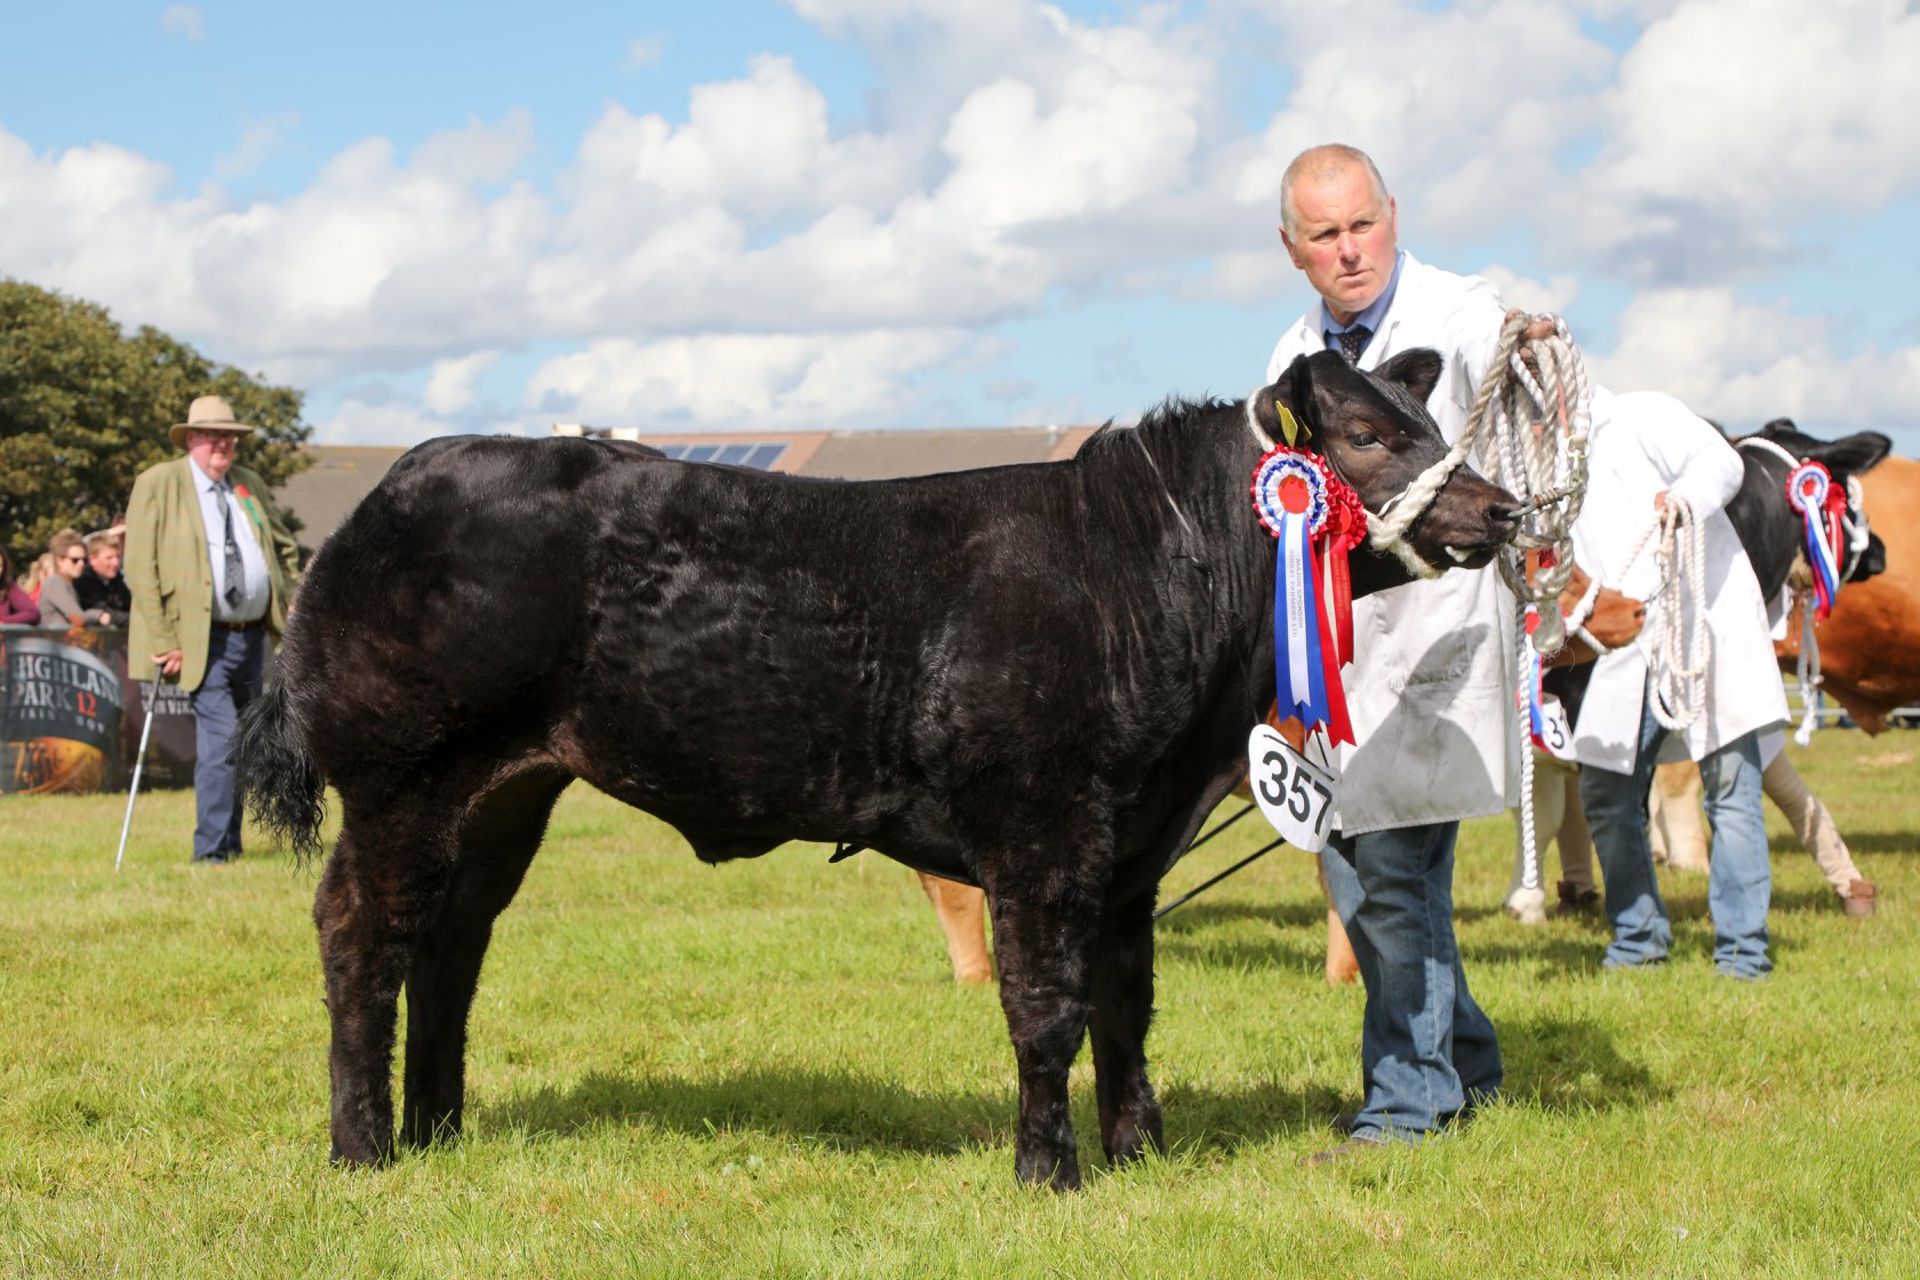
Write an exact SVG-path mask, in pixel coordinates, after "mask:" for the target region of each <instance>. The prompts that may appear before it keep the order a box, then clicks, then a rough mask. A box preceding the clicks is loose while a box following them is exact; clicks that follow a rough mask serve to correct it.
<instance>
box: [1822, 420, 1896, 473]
mask: <svg viewBox="0 0 1920 1280" xmlns="http://www.w3.org/2000/svg"><path fill="white" fill-rule="evenodd" d="M1892 452H1893V441H1892V440H1889V439H1888V438H1887V437H1886V436H1883V435H1881V434H1880V433H1879V432H1878V431H1856V432H1854V433H1853V434H1852V435H1850V436H1841V437H1840V438H1839V439H1838V440H1833V441H1829V442H1828V443H1826V444H1822V445H1820V446H1818V447H1817V448H1814V449H1812V450H1809V451H1808V454H1807V456H1808V457H1810V458H1812V459H1813V460H1814V461H1815V462H1819V463H1822V464H1824V465H1825V466H1826V468H1827V470H1829V471H1832V472H1834V473H1836V474H1838V475H1849V476H1857V475H1859V474H1860V473H1861V472H1862V471H1865V470H1867V469H1868V468H1869V467H1871V466H1873V465H1874V464H1875V463H1877V462H1879V461H1880V459H1882V458H1884V457H1886V456H1887V455H1888V454H1889V453H1892Z"/></svg>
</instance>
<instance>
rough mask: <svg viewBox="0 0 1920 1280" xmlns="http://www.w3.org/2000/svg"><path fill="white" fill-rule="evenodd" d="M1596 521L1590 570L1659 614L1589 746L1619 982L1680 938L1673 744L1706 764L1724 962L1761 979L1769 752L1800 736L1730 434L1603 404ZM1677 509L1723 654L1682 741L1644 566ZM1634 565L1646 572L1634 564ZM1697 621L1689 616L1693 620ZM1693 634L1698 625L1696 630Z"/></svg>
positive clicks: (1590, 523)
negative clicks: (1650, 543) (1656, 680)
mask: <svg viewBox="0 0 1920 1280" xmlns="http://www.w3.org/2000/svg"><path fill="white" fill-rule="evenodd" d="M1589 450H1590V451H1589V454H1588V464H1587V465H1588V473H1587V497H1586V505H1585V507H1584V508H1583V510H1582V512H1581V516H1580V519H1579V521H1578V522H1576V524H1575V525H1574V531H1573V532H1574V551H1575V554H1576V555H1577V557H1578V558H1579V561H1580V563H1581V565H1582V566H1583V567H1585V568H1586V569H1587V570H1588V571H1589V572H1591V573H1592V574H1594V576H1595V577H1597V578H1599V579H1600V580H1601V581H1602V582H1605V583H1607V584H1608V585H1610V586H1614V587H1617V588H1619V589H1620V590H1621V591H1623V592H1625V593H1626V594H1627V595H1630V596H1635V597H1638V598H1641V599H1647V600H1649V606H1648V621H1647V626H1646V629H1645V630H1644V631H1642V632H1641V634H1640V638H1639V639H1638V640H1637V641H1636V642H1635V643H1633V644H1631V645H1628V646H1626V647H1624V648H1621V649H1617V650H1615V651H1614V652H1612V653H1610V654H1607V655H1606V656H1604V657H1602V658H1601V659H1600V660H1599V662H1598V663H1597V664H1595V666H1594V671H1593V683H1592V684H1591V686H1590V687H1589V688H1588V690H1587V696H1586V701H1585V703H1584V705H1583V707H1582V709H1581V712H1580V720H1579V723H1578V724H1577V725H1576V726H1575V731H1574V743H1573V745H1574V754H1575V755H1576V756H1577V757H1578V759H1579V761H1580V764H1581V770H1580V799H1581V803H1582V804H1583V805H1584V806H1585V808H1586V811H1587V824H1588V825H1589V826H1590V827H1591V828H1592V830H1593V846H1594V852H1595V853H1596V854H1598V855H1599V859H1600V871H1601V875H1602V876H1603V877H1604V878H1605V880H1606V907H1607V917H1608V919H1609V920H1610V921H1611V922H1612V925H1613V940H1612V943H1611V944H1610V945H1609V946H1608V947H1607V952H1606V956H1605V957H1604V959H1603V960H1602V963H1603V964H1604V965H1606V966H1607V967H1608V968H1637V967H1639V966H1642V965H1648V964H1658V963H1660V962H1662V961H1664V960H1665V959H1666V958H1667V952H1668V949H1669V948H1670V947H1671V946H1672V945H1673V926H1672V924H1671V923H1670V922H1669V920H1668V918H1667V907H1666V903H1665V902H1664V901H1662V900H1661V897H1660V887H1659V884H1658V882H1657V881H1656V880H1655V878H1654V873H1653V850H1652V848H1651V846H1650V845H1649V844H1648V841H1647V790H1648V787H1649V786H1650V785H1651V783H1652V780H1653V769H1654V766H1655V765H1656V764H1657V763H1658V762H1659V759H1660V755H1661V748H1662V746H1663V744H1665V743H1667V741H1668V739H1669V737H1670V736H1671V737H1673V738H1675V739H1677V740H1678V741H1677V742H1676V744H1675V745H1676V746H1683V747H1684V749H1685V754H1686V755H1687V756H1688V757H1690V758H1692V759H1694V760H1697V761H1699V762H1700V776H1701V780H1702V781H1703V782H1704V784H1705V788H1706V790H1705V796H1704V798H1705V801H1706V806H1707V816H1708V817H1709V818H1710V819H1711V820H1712V822H1713V854H1712V861H1713V865H1712V869H1711V871H1710V872H1709V880H1708V886H1707V904H1708V907H1709V909H1710V910H1711V912H1712V914H1713V931H1714V944H1713V958H1714V964H1715V965H1716V967H1718V969H1719V970H1720V972H1722V973H1724V974H1726V975H1728V976H1730V977H1735V978H1759V977H1763V976H1765V975H1766V974H1767V973H1768V972H1769V971H1770V970H1771V969H1772V968H1773V962H1772V960H1771V959H1769V957H1768V955H1767V909H1768V906H1769V904H1770V901H1771V898H1772V892H1773V872H1772V867H1771V866H1770V864H1769V863H1768V860H1767V832H1766V824H1765V820H1764V818H1763V816H1762V814H1761V809H1760V770H1761V763H1760V737H1761V735H1762V734H1763V733H1765V732H1766V731H1767V730H1770V729H1774V728H1776V727H1778V726H1780V725H1783V724H1785V723H1786V721H1787V700H1786V694H1785V692H1784V690H1783V689H1782V688H1781V684H1780V675H1779V668H1778V666H1776V665H1775V660H1774V654H1773V641H1772V639H1771V637H1770V636H1769V634H1768V631H1769V627H1768V623H1767V611H1766V605H1765V602H1763V601H1762V600H1761V598H1760V584H1759V582H1758V581H1757V580H1756V579H1755V578H1754V576H1753V566H1752V565H1750V564H1749V563H1748V562H1747V554H1746V552H1745V551H1744V550H1742V549H1741V546H1740V535H1739V534H1737V533H1735V532H1734V528H1733V522H1732V521H1730V520H1729V519H1728V518H1727V515H1726V511H1725V509H1724V508H1725V507H1726V505H1727V503H1728V502H1729V501H1731V500H1732V498H1733V495H1734V494H1735V492H1737V491H1738V490H1739V488H1740V481H1741V477H1742V475H1743V470H1742V467H1741V464H1740V458H1739V455H1738V454H1736V453H1735V452H1734V450H1733V447H1732V446H1731V445H1729V444H1728V443H1727V442H1726V441H1725V440H1724V439H1722V438H1721V436H1720V433H1719V432H1717V431H1715V430H1714V429H1713V427H1712V426H1710V425H1709V424H1708V423H1707V422H1705V421H1703V420H1702V419H1700V418H1699V417H1697V416H1695V415H1694V414H1693V413H1692V412H1690V411H1689V410H1688V409H1687V407H1686V406H1685V405H1683V404H1681V403H1680V402H1679V401H1678V400H1675V399H1674V398H1673V397H1671V396H1667V395H1662V394H1660V393H1658V392H1635V393H1632V394H1622V395H1609V394H1608V393H1606V392H1605V391H1602V390H1600V389H1598V388H1596V389H1595V391H1594V404H1593V432H1592V437H1591V441H1590V445H1589ZM1669 495H1672V496H1677V497H1680V498H1683V499H1685V500H1686V503H1687V505H1688V506H1689V507H1690V508H1691V510H1692V518H1693V519H1694V520H1695V521H1696V522H1697V523H1698V524H1699V526H1700V529H1701V532H1702V536H1703V540H1704V544H1705V545H1704V548H1703V550H1704V560H1705V564H1704V569H1705V574H1704V588H1705V597H1706V599H1705V603H1706V610H1705V613H1704V616H1703V619H1702V620H1703V622H1704V625H1705V627H1706V631H1707V639H1708V644H1709V650H1708V655H1709V656H1708V660H1707V670H1706V678H1705V683H1704V689H1703V690H1702V699H1701V705H1700V706H1699V707H1698V708H1697V710H1698V712H1699V714H1698V717H1697V718H1696V719H1695V720H1694V721H1693V722H1692V724H1690V725H1689V726H1688V727H1687V728H1686V729H1685V730H1684V731H1683V732H1680V733H1674V734H1670V732H1669V731H1668V730H1667V729H1666V728H1664V727H1663V726H1662V725H1661V724H1660V722H1659V720H1658V719H1657V718H1656V717H1655V715H1654V708H1653V698H1652V696H1651V694H1650V692H1649V690H1648V682H1649V680H1650V679H1651V678H1652V677H1653V675H1654V674H1655V673H1654V672H1652V671H1650V669H1649V659H1650V655H1652V653H1653V651H1654V650H1653V646H1654V644H1655V642H1656V637H1657V636H1659V635H1660V634H1661V632H1662V631H1663V629H1664V625H1663V624H1664V621H1665V620H1664V619H1663V618H1662V617H1661V616H1660V615H1659V612H1658V611H1659V610H1660V609H1663V608H1665V609H1670V608H1672V607H1674V606H1673V604H1672V603H1671V600H1672V597H1667V601H1668V602H1667V603H1661V602H1659V601H1656V600H1653V599H1651V597H1652V596H1653V594H1654V589H1655V587H1656V586H1657V585H1658V578H1659V571H1658V568H1657V566H1656V564H1655V557H1654V554H1653V551H1652V549H1651V548H1650V547H1649V548H1646V549H1642V550H1640V551H1639V553H1638V554H1637V555H1636V554H1635V548H1636V546H1637V545H1638V544H1639V543H1640V542H1641V539H1642V537H1643V535H1644V534H1645V533H1646V531H1647V528H1648V526H1649V524H1650V523H1651V522H1652V521H1653V519H1654V517H1655V514H1656V511H1657V510H1658V508H1659V506H1660V505H1662V504H1664V503H1665V502H1667V501H1668V500H1669ZM1630 557H1631V559H1630ZM1690 607H1691V606H1689V608H1690ZM1687 620H1688V625H1689V626H1690V625H1691V615H1690V614H1689V615H1687Z"/></svg>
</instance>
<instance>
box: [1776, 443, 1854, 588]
mask: <svg viewBox="0 0 1920 1280" xmlns="http://www.w3.org/2000/svg"><path fill="white" fill-rule="evenodd" d="M1787 505H1788V506H1790V507H1792V508H1793V509H1794V510H1795V511H1797V512H1798V513H1799V514H1800V520H1801V523H1802V524H1803V525H1804V526H1805V530H1806V551H1807V564H1808V565H1809V566H1810V567H1811V568H1812V569H1813V614H1814V617H1816V618H1818V619H1820V620H1821V621H1823V622H1824V621H1825V620H1826V617H1827V615H1828V614H1829V613H1831V612H1833V601H1834V597H1836V596H1838V595H1839V594H1840V556H1839V549H1840V548H1841V547H1842V546H1844V545H1845V542H1844V541H1843V539H1844V536H1845V533H1844V529H1843V527H1842V522H1843V521H1844V520H1845V518H1846V514H1847V491H1846V490H1845V489H1842V488H1841V487H1840V486H1839V485H1837V484H1835V483H1834V482H1833V474H1832V473H1831V472H1829V471H1828V470H1827V469H1826V467H1824V466H1822V465H1821V464H1820V463H1818V462H1814V461H1812V460H1808V461H1806V462H1802V463H1801V464H1800V465H1799V466H1797V467H1795V468H1794V469H1793V470H1792V471H1791V472H1790V473H1789V474H1788V475H1787Z"/></svg>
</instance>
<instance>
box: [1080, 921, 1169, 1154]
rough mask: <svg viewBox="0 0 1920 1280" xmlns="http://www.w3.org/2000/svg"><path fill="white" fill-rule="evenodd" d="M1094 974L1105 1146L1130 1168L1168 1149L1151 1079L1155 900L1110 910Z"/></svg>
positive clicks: (1097, 1069)
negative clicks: (1138, 1159) (1130, 1163)
mask: <svg viewBox="0 0 1920 1280" xmlns="http://www.w3.org/2000/svg"><path fill="white" fill-rule="evenodd" d="M1094 955H1095V957H1096V959H1095V964H1094V970H1093V1028H1092V1032H1093V1072H1094V1090H1095V1092H1096V1093H1097V1094H1098V1095H1099V1099H1100V1143H1101V1145H1102V1146H1103V1147H1104V1148H1105V1149H1106V1153H1107V1159H1108V1160H1109V1161H1110V1162H1111V1163H1113V1164H1125V1163H1127V1162H1128V1161H1130V1160H1133V1159H1135V1158H1136V1157H1138V1156H1139V1155H1140V1154H1141V1152H1143V1151H1145V1150H1146V1149H1147V1148H1149V1147H1151V1148H1152V1149H1154V1150H1155V1151H1160V1150H1164V1149H1165V1144H1166V1135H1165V1133H1164V1131H1163V1129H1162V1126H1161V1120H1160V1104H1159V1102H1157V1101H1156V1100H1155V1099H1154V1096H1153V1086H1152V1085H1151V1084H1150V1083H1148V1081H1147V1049H1146V1043H1147V1027H1148V1025H1149V1024H1150V1023H1151V1022H1152V1021H1153V895H1152V894H1150V893H1148V894H1142V895H1141V896H1139V897H1137V898H1135V899H1134V900H1133V901H1131V902H1127V903H1122V904H1120V905H1118V906H1114V907H1110V908H1108V912H1107V922H1106V928H1105V930H1104V931H1103V933H1102V936H1101V940H1100V945H1099V946H1098V947H1097V948H1096V949H1095V952H1094Z"/></svg>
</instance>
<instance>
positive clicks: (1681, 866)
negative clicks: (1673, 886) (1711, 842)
mask: <svg viewBox="0 0 1920 1280" xmlns="http://www.w3.org/2000/svg"><path fill="white" fill-rule="evenodd" d="M1712 868H1713V863H1712V862H1711V861H1710V860H1709V859H1708V858H1707V853H1706V850H1704V849H1698V850H1687V851H1686V852H1679V851H1675V850H1668V852H1667V870H1669V871H1684V872H1690V873H1692V874H1695V875H1704V874H1706V873H1707V872H1708V871H1710V870H1711V869H1712Z"/></svg>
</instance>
